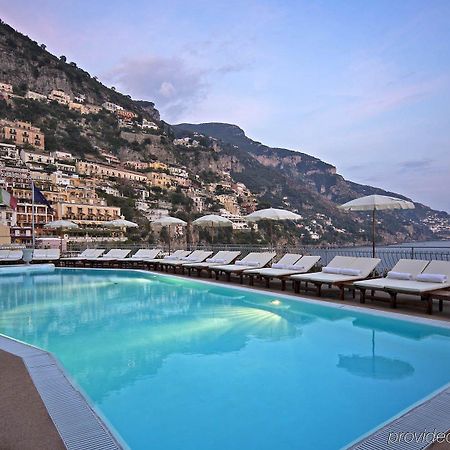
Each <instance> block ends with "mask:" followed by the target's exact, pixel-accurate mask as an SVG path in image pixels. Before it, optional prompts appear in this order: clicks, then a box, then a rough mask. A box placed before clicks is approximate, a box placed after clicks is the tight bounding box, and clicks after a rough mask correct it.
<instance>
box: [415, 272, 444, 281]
mask: <svg viewBox="0 0 450 450" xmlns="http://www.w3.org/2000/svg"><path fill="white" fill-rule="evenodd" d="M416 281H422V282H424V283H446V282H447V275H444V274H442V273H420V274H419V275H417V276H416Z"/></svg>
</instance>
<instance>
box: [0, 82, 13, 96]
mask: <svg viewBox="0 0 450 450" xmlns="http://www.w3.org/2000/svg"><path fill="white" fill-rule="evenodd" d="M0 91H2V92H6V93H8V94H12V93H13V87H12V84H8V83H0Z"/></svg>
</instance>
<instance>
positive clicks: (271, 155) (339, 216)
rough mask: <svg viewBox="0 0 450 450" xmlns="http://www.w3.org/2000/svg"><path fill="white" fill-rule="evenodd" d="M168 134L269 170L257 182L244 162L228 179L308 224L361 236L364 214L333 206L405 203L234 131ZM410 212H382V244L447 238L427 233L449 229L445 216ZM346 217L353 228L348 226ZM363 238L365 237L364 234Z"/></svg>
mask: <svg viewBox="0 0 450 450" xmlns="http://www.w3.org/2000/svg"><path fill="white" fill-rule="evenodd" d="M173 129H174V130H175V134H176V135H177V136H179V137H182V136H185V135H193V136H194V137H195V136H198V135H203V136H209V137H211V138H213V139H217V140H218V141H219V142H221V143H222V145H223V146H224V148H226V151H227V152H229V153H231V154H237V153H238V152H239V153H242V152H245V153H247V154H248V155H251V157H252V159H253V160H254V161H253V165H254V164H255V161H256V162H258V163H259V164H260V165H261V166H263V167H265V168H267V169H270V174H265V175H263V176H258V174H255V173H254V172H255V170H254V168H252V167H251V166H252V164H249V162H248V161H247V165H246V168H245V170H242V171H240V173H236V172H235V173H234V174H233V176H236V177H238V178H240V179H241V181H243V182H244V183H246V184H249V183H250V184H249V186H250V185H251V186H252V188H253V189H254V190H257V191H259V192H263V193H265V195H266V196H267V197H268V198H270V200H271V201H272V202H274V201H277V202H278V206H283V203H284V204H286V203H287V204H289V205H291V206H294V207H295V208H296V209H298V211H299V212H301V213H303V214H304V215H306V216H307V217H310V218H312V217H313V216H314V215H317V214H319V215H320V214H325V215H326V216H327V220H328V219H330V218H331V219H332V220H333V222H334V225H335V226H336V228H339V229H341V227H342V228H343V229H345V230H346V231H347V232H351V233H356V235H360V232H359V230H360V228H364V225H361V218H362V217H364V214H346V213H345V214H343V213H342V212H340V211H339V210H338V209H337V205H338V204H341V203H344V202H347V201H349V200H352V199H354V198H356V197H359V196H363V195H370V194H381V195H391V196H395V197H399V198H403V199H407V200H410V199H408V198H407V197H405V196H404V195H401V194H398V193H395V192H389V191H385V190H383V189H380V188H376V187H373V186H366V185H361V184H357V183H353V182H351V181H348V180H345V179H344V178H343V177H342V176H341V175H339V174H338V173H336V168H335V167H334V166H332V165H331V164H328V163H325V162H323V161H321V160H320V159H318V158H315V157H313V156H310V155H308V154H305V153H301V152H295V151H292V150H288V149H283V148H272V147H268V146H266V145H264V144H261V143H260V142H256V141H253V140H252V139H250V138H248V137H247V136H246V135H245V132H244V131H243V130H242V129H241V128H239V127H238V126H236V125H230V124H223V123H201V124H188V123H182V124H178V125H173ZM283 199H284V200H283ZM415 206H416V209H415V210H412V211H402V212H387V213H382V214H381V215H380V218H381V221H382V223H381V224H380V225H381V233H382V234H383V236H384V239H385V240H386V241H387V242H393V241H397V240H404V239H427V238H428V239H429V238H434V237H448V236H449V232H448V228H447V231H445V230H444V231H443V232H441V231H439V232H438V233H435V232H434V231H433V230H432V229H431V228H433V226H432V225H433V224H435V223H441V224H442V223H444V224H447V226H448V223H449V215H448V214H447V213H446V212H443V211H434V210H432V209H431V208H428V207H427V206H425V205H422V204H420V203H415ZM308 212H310V213H312V212H313V213H314V214H308ZM349 217H351V222H352V223H349V220H348V219H349ZM322 222H323V221H322ZM430 224H431V226H430ZM322 225H323V223H322ZM363 234H367V231H365V232H364V233H363ZM360 237H362V236H360ZM344 240H345V239H344Z"/></svg>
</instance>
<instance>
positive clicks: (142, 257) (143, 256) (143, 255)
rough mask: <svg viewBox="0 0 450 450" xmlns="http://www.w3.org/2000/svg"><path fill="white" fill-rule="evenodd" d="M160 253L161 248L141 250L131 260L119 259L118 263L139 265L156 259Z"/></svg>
mask: <svg viewBox="0 0 450 450" xmlns="http://www.w3.org/2000/svg"><path fill="white" fill-rule="evenodd" d="M160 253H161V250H160V249H159V248H152V249H149V248H141V249H139V250H138V251H137V252H136V253H134V254H133V255H131V256H130V257H129V258H118V259H117V261H119V262H121V263H124V264H139V263H143V262H145V261H148V260H150V259H155V258H156V257H157V256H158V255H159V254H160Z"/></svg>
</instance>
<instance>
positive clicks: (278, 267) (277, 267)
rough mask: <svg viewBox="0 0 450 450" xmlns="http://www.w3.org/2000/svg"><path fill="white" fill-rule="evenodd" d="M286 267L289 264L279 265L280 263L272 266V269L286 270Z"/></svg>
mask: <svg viewBox="0 0 450 450" xmlns="http://www.w3.org/2000/svg"><path fill="white" fill-rule="evenodd" d="M288 267H289V264H281V263H275V264H272V269H287V268H288Z"/></svg>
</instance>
